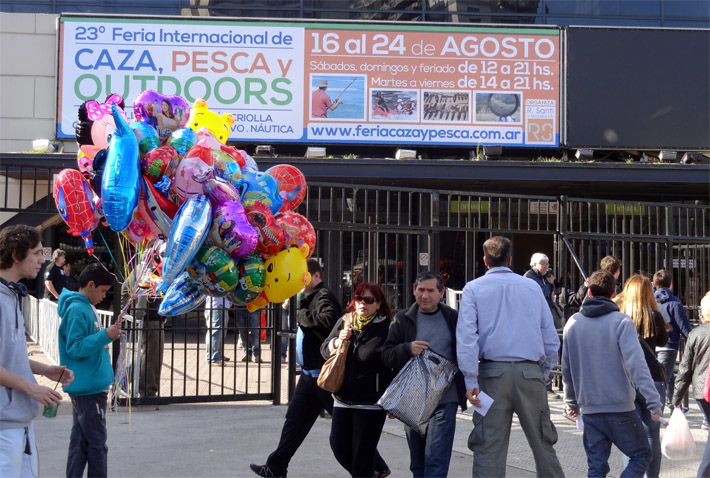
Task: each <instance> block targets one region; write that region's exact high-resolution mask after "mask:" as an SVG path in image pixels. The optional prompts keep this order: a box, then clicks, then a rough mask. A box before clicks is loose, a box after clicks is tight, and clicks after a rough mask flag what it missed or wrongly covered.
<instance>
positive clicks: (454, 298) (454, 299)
mask: <svg viewBox="0 0 710 478" xmlns="http://www.w3.org/2000/svg"><path fill="white" fill-rule="evenodd" d="M462 294H463V291H462V290H454V289H449V288H447V289H446V305H448V306H449V307H451V308H452V309H455V310H459V304H460V303H461V295H462Z"/></svg>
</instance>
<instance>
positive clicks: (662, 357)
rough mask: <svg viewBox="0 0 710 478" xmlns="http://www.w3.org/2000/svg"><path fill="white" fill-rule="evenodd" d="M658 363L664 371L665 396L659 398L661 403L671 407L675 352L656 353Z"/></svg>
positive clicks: (673, 387) (663, 351) (676, 353)
mask: <svg viewBox="0 0 710 478" xmlns="http://www.w3.org/2000/svg"><path fill="white" fill-rule="evenodd" d="M656 357H657V358H658V362H659V363H660V364H661V365H663V367H664V368H665V369H666V396H665V397H661V403H665V404H666V405H669V406H672V405H673V404H672V403H671V400H673V392H674V391H675V360H676V357H678V351H677V350H661V351H659V352H656Z"/></svg>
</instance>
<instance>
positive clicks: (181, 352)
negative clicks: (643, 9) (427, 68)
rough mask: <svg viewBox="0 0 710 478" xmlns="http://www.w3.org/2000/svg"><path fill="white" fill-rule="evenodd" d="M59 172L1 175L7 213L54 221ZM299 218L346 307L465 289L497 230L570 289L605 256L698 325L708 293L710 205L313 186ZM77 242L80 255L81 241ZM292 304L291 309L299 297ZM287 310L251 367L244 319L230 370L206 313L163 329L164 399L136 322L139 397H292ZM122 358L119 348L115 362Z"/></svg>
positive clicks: (521, 256)
mask: <svg viewBox="0 0 710 478" xmlns="http://www.w3.org/2000/svg"><path fill="white" fill-rule="evenodd" d="M54 172H55V171H53V170H51V169H47V168H45V169H42V168H41V167H40V166H36V167H35V168H34V170H33V169H32V168H25V167H19V166H14V165H10V166H9V167H8V168H6V169H5V170H0V182H4V185H5V194H4V195H0V206H2V207H0V212H3V213H7V212H27V209H26V208H27V207H28V206H27V203H28V202H31V203H32V207H31V212H33V213H35V214H40V215H44V217H46V218H51V217H52V216H55V215H56V210H55V209H54V204H53V200H51V197H50V196H48V194H49V192H50V191H51V181H49V180H50V179H51V176H52V174H53V173H54ZM30 178H34V179H33V180H31V179H30ZM11 183H12V184H22V187H21V188H20V193H19V194H14V193H8V192H7V191H8V190H9V189H10V188H9V186H11ZM3 196H4V197H3ZM18 196H19V197H18ZM298 212H299V213H301V214H303V215H304V216H305V217H307V218H308V219H309V220H310V222H311V223H312V224H313V226H314V228H315V230H316V234H317V243H316V248H315V250H314V257H316V258H318V259H320V260H321V261H322V262H323V264H324V266H325V282H326V284H327V285H328V286H329V287H330V288H331V289H333V290H334V291H335V292H336V295H337V296H338V297H340V298H341V300H342V302H343V304H344V305H346V304H347V303H348V302H349V301H350V299H351V297H352V294H353V290H354V288H355V287H356V285H357V284H358V283H360V282H362V281H376V282H378V283H379V284H381V285H382V287H383V290H384V291H385V293H386V295H387V299H388V301H389V302H390V306H391V307H392V309H393V310H399V309H402V308H406V307H408V306H409V305H411V303H412V302H413V297H412V293H411V290H412V283H413V281H414V277H415V276H416V274H417V273H418V272H420V271H421V270H424V269H429V270H432V271H434V272H435V273H438V274H440V275H441V276H442V278H443V279H444V281H445V283H446V285H447V286H448V287H449V288H450V289H452V290H461V289H462V288H463V286H464V284H465V283H466V282H467V281H469V280H472V279H474V278H476V277H478V276H480V275H482V274H483V273H484V272H485V267H484V265H483V261H482V250H481V245H482V243H483V241H485V239H487V238H488V237H490V236H492V235H499V234H500V235H506V236H508V237H510V238H511V239H512V240H513V244H514V255H513V268H514V270H515V271H516V272H519V273H522V272H523V270H524V268H525V266H527V264H528V262H529V258H530V255H531V254H532V253H533V252H538V251H541V252H545V253H547V254H548V256H550V258H551V262H552V266H553V267H554V269H555V272H556V274H557V278H558V280H559V281H560V282H562V283H563V284H565V285H567V286H569V287H570V288H572V289H575V288H576V287H577V286H578V285H579V284H580V283H581V282H582V281H583V272H584V273H586V274H589V273H591V272H592V271H593V270H594V269H595V268H596V267H597V266H598V264H599V260H600V259H601V258H602V257H604V256H605V255H607V254H613V255H615V256H617V257H619V258H620V259H621V260H622V263H623V265H622V280H625V279H626V278H628V277H629V276H630V275H632V274H634V273H636V272H642V273H648V274H652V273H653V272H655V271H656V270H658V269H660V268H662V267H665V268H668V269H672V271H673V278H674V291H675V293H676V295H677V296H678V297H680V299H681V300H682V301H683V303H684V304H685V306H686V308H687V310H688V313H689V317H690V318H691V320H693V321H696V322H697V320H698V303H699V300H700V298H701V297H702V296H703V295H704V294H705V292H706V291H708V289H710V283H709V280H710V279H709V276H710V274H709V271H710V208H709V207H708V206H702V205H695V204H670V203H633V204H627V203H620V202H615V201H605V200H590V199H580V198H565V197H554V196H537V197H532V196H523V195H511V194H491V193H475V192H470V191H436V190H424V189H408V188H395V187H376V186H358V185H334V184H325V183H309V186H308V191H307V196H306V199H305V200H304V202H303V203H302V204H301V206H300V207H299V209H298ZM77 241H78V242H77V244H76V248H77V252H78V251H81V250H82V248H83V245H82V244H81V242H80V239H79V240H77ZM53 246H55V245H54V244H53ZM452 297H454V298H455V294H452ZM28 302H29V305H27V306H26V307H27V308H28V310H29V311H30V312H29V314H28V315H29V319H28V330H29V331H30V334H31V335H32V337H33V338H36V339H38V340H39V341H40V342H42V343H43V348H44V349H45V350H46V351H47V353H48V354H49V355H50V356H51V357H52V358H53V359H54V360H56V358H57V356H58V354H57V352H56V350H54V349H53V348H52V347H53V345H51V340H47V339H48V338H51V337H52V336H54V337H56V330H57V327H58V320H56V319H48V317H50V316H51V315H52V314H51V311H49V308H51V307H52V305H53V304H51V303H50V304H46V303H45V302H46V301H35V302H32V301H28ZM291 302H292V304H291V307H292V309H293V308H294V307H295V299H293V300H292V301H291ZM133 312H134V313H135V311H133ZM282 313H283V312H282V310H281V308H280V306H279V304H270V306H269V307H268V308H267V309H266V313H265V321H264V322H263V323H260V325H259V328H258V329H259V336H260V341H261V339H262V338H263V342H261V346H262V352H261V355H262V357H263V358H264V360H263V361H262V362H261V363H253V362H242V361H241V359H242V357H243V356H244V352H243V347H242V345H241V343H242V338H240V335H242V336H243V335H245V334H244V332H246V331H247V330H246V329H248V328H249V327H248V326H247V325H243V323H241V322H237V314H238V312H237V311H236V310H232V311H231V312H230V317H229V320H228V321H227V322H226V324H225V326H224V327H223V330H222V332H223V334H224V347H225V352H224V353H225V355H227V356H228V357H230V358H231V359H232V360H230V361H229V362H228V363H227V364H226V365H225V366H223V367H211V366H210V365H209V364H208V363H207V361H206V359H205V353H206V352H205V334H206V333H207V332H208V330H209V325H207V322H206V321H205V318H204V311H203V310H202V309H199V310H197V311H194V312H192V313H190V314H187V315H184V316H179V317H174V318H170V319H168V320H166V321H165V324H162V321H159V322H160V324H162V327H160V330H162V332H158V334H159V336H160V337H161V338H160V340H159V344H160V347H159V350H160V352H159V353H162V356H158V357H157V358H158V362H159V373H160V379H159V391H158V393H157V395H156V396H154V397H153V396H151V397H148V395H149V394H148V393H147V390H146V389H145V387H143V391H141V384H140V382H141V381H140V378H138V379H136V375H140V373H141V372H140V370H141V369H142V368H143V367H144V364H146V363H147V362H149V361H150V359H151V358H156V357H155V354H156V352H151V351H150V350H148V349H147V347H148V346H147V345H146V339H147V337H148V336H149V334H150V333H155V332H156V331H155V330H154V329H155V326H156V324H155V323H152V324H151V323H150V321H143V322H138V321H136V322H135V323H130V325H129V326H128V327H127V332H128V335H127V338H128V339H129V340H128V341H127V343H126V345H125V347H126V350H127V351H128V352H129V353H130V357H129V359H130V363H131V364H132V366H131V367H132V368H131V371H130V373H131V376H130V380H129V381H130V386H129V394H130V395H131V396H132V397H133V398H134V399H135V400H137V401H144V403H153V402H154V403H170V402H193V401H225V400H270V401H273V402H274V403H279V402H281V401H283V400H287V397H288V391H287V388H286V386H285V384H286V383H288V384H289V385H290V386H291V387H292V386H293V383H294V380H295V378H294V377H295V376H294V374H295V359H294V354H293V351H292V350H291V351H290V352H289V355H288V357H289V358H288V360H289V363H290V367H288V370H287V367H286V366H285V364H282V360H281V341H282V339H284V338H285V337H282V335H281V330H282ZM54 314H56V311H54ZM106 320H108V319H106ZM292 326H293V324H291V326H290V327H286V328H287V329H291V328H292ZM43 337H44V338H43ZM291 337H292V336H291ZM290 341H291V342H293V339H292V338H291V339H290ZM290 349H292V347H291V348H290ZM119 351H120V348H116V349H114V356H117V355H118V352H119ZM151 355H152V356H151ZM136 403H138V402H136Z"/></svg>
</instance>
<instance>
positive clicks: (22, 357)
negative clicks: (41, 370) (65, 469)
mask: <svg viewBox="0 0 710 478" xmlns="http://www.w3.org/2000/svg"><path fill="white" fill-rule="evenodd" d="M0 365H2V366H3V367H4V368H6V369H7V370H8V371H10V372H12V373H14V374H16V375H19V376H20V377H22V378H26V379H27V380H29V381H30V382H32V383H36V380H35V376H34V375H33V374H32V370H31V369H30V362H29V360H27V343H26V342H25V319H24V318H23V317H22V313H21V312H20V307H19V300H18V298H17V296H16V295H15V293H14V292H12V291H11V290H10V289H9V288H8V287H7V286H6V285H5V284H0ZM39 406H40V405H39V402H37V401H35V400H32V399H31V398H30V397H29V395H27V394H26V393H25V392H23V391H21V390H16V389H13V388H8V387H4V386H2V385H0V430H5V429H10V428H24V427H26V426H27V425H29V424H30V422H31V421H32V419H34V417H36V416H37V414H38V413H39Z"/></svg>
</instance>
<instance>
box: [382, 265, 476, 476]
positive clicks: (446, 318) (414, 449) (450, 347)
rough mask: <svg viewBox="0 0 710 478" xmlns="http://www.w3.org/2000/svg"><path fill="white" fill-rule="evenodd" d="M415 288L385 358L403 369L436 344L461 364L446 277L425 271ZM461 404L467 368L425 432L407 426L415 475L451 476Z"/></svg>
mask: <svg viewBox="0 0 710 478" xmlns="http://www.w3.org/2000/svg"><path fill="white" fill-rule="evenodd" d="M413 289H414V298H415V300H416V303H415V304H412V306H411V307H410V308H409V309H407V310H402V311H400V312H399V313H398V314H397V316H396V317H395V319H394V321H393V322H392V325H391V326H390V330H389V335H388V336H387V341H386V342H385V346H384V348H383V350H382V361H383V362H384V364H385V365H386V366H388V367H390V368H392V369H394V370H395V371H399V370H401V369H402V367H404V365H405V364H406V363H407V362H408V361H409V360H410V359H411V358H412V357H414V356H416V355H419V354H420V353H422V351H424V350H426V349H429V348H431V350H432V351H433V352H436V353H438V354H440V355H443V356H444V357H446V358H447V359H448V360H450V361H451V362H453V363H454V364H458V362H457V359H456V323H457V321H458V316H459V314H458V312H457V311H456V310H454V309H452V308H451V307H449V306H447V305H445V304H442V303H440V301H441V298H442V297H443V296H444V292H445V291H446V288H445V287H444V281H443V280H442V279H441V277H439V276H438V275H436V274H434V273H433V272H429V271H426V272H422V273H420V274H419V275H418V276H417V278H416V279H415V281H414V288H413ZM459 406H460V407H461V410H466V385H465V383H464V380H463V374H462V373H461V372H457V373H456V376H455V377H454V381H453V383H452V384H451V386H450V387H449V390H448V391H447V393H446V394H444V396H443V397H442V399H441V401H440V402H439V405H438V406H437V408H436V410H435V411H434V414H433V415H432V417H431V419H430V420H429V425H428V427H427V430H426V435H425V436H423V437H422V436H421V435H419V432H417V431H415V430H414V429H412V428H411V427H409V426H407V425H405V426H404V431H405V433H406V435H407V444H408V445H409V469H410V470H411V472H412V475H413V476H414V477H415V478H418V477H425V476H426V477H429V476H436V477H444V476H447V475H448V473H449V462H450V461H451V449H452V447H453V444H454V432H455V430H456V410H457V408H458V407H459Z"/></svg>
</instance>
